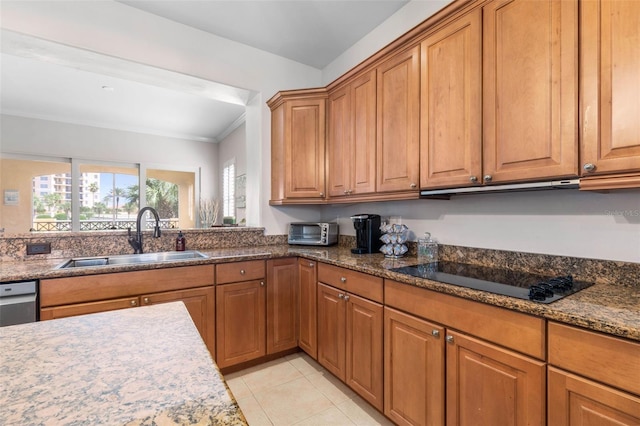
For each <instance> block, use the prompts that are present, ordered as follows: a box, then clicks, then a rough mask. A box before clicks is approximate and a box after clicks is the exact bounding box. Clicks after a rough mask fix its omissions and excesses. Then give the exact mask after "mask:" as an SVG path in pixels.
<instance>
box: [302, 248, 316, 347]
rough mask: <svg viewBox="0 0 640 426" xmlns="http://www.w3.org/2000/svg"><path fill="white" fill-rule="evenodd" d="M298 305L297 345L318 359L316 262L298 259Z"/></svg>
mask: <svg viewBox="0 0 640 426" xmlns="http://www.w3.org/2000/svg"><path fill="white" fill-rule="evenodd" d="M298 265H299V274H300V278H299V282H300V291H299V299H298V300H299V302H298V303H299V307H298V312H300V335H299V337H298V346H300V348H301V349H302V350H303V351H305V352H306V353H307V354H309V356H311V357H312V358H313V359H318V337H317V336H318V334H317V319H318V318H317V312H318V310H317V304H316V301H317V300H318V290H317V287H318V283H317V272H316V271H317V267H316V265H317V263H316V262H313V261H310V260H307V259H299V260H298Z"/></svg>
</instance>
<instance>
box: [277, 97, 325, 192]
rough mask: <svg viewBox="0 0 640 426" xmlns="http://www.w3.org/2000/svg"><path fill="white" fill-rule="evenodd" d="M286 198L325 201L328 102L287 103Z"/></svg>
mask: <svg viewBox="0 0 640 426" xmlns="http://www.w3.org/2000/svg"><path fill="white" fill-rule="evenodd" d="M285 108H286V112H285V131H286V134H285V140H286V143H285V159H284V161H285V165H286V179H285V182H286V186H285V197H286V198H323V197H324V192H325V189H324V187H325V166H324V165H325V152H324V151H325V100H324V99H308V100H295V101H287V102H286V103H285Z"/></svg>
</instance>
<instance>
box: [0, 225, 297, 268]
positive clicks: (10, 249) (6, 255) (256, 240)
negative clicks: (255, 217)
mask: <svg viewBox="0 0 640 426" xmlns="http://www.w3.org/2000/svg"><path fill="white" fill-rule="evenodd" d="M182 233H183V234H184V237H185V239H186V249H187V250H201V249H212V248H227V247H255V246H265V245H274V244H286V243H287V237H286V236H285V235H264V228H244V227H229V228H213V229H188V230H183V231H182ZM142 235H143V244H144V246H143V250H144V252H145V253H150V252H159V251H173V250H175V248H176V237H177V236H178V230H173V229H172V230H162V236H161V237H160V238H153V237H152V235H153V233H152V232H151V231H145V232H143V233H142ZM43 242H49V243H51V254H45V255H42V254H41V255H31V256H27V243H43ZM131 253H133V249H132V248H131V246H130V245H129V242H128V241H127V232H126V231H102V232H90V233H80V232H47V233H37V234H21V235H16V236H14V237H9V236H7V237H4V238H0V262H1V261H6V262H8V261H16V260H18V261H20V260H25V261H28V260H43V259H56V258H69V257H77V256H103V255H105V254H108V255H117V254H131Z"/></svg>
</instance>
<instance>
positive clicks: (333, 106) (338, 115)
mask: <svg viewBox="0 0 640 426" xmlns="http://www.w3.org/2000/svg"><path fill="white" fill-rule="evenodd" d="M328 102H329V108H328V110H329V137H328V140H327V157H328V158H327V162H328V164H327V170H328V171H329V173H328V176H327V180H328V183H329V186H328V188H329V189H328V191H329V196H330V197H340V196H345V195H347V194H348V192H349V188H350V187H351V182H350V180H351V179H350V170H349V166H350V165H351V90H350V87H349V86H347V87H343V88H341V89H339V90H336V91H335V92H332V93H331V94H330V95H329V101H328Z"/></svg>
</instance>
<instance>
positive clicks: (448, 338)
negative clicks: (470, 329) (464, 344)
mask: <svg viewBox="0 0 640 426" xmlns="http://www.w3.org/2000/svg"><path fill="white" fill-rule="evenodd" d="M446 340H447V343H453V336H452V335H448V336H447V339H446Z"/></svg>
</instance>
